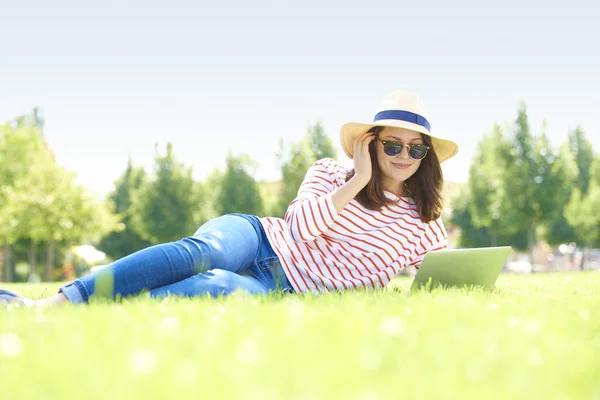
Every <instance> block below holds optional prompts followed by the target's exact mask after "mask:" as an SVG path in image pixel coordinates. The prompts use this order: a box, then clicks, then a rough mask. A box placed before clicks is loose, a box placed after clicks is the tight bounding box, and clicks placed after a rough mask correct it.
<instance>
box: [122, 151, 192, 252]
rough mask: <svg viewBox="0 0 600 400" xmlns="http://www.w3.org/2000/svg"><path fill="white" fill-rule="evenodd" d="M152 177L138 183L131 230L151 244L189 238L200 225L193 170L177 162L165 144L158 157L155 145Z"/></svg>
mask: <svg viewBox="0 0 600 400" xmlns="http://www.w3.org/2000/svg"><path fill="white" fill-rule="evenodd" d="M155 149H156V155H155V159H154V177H153V179H151V180H148V181H144V182H142V183H141V184H140V187H139V190H137V191H136V192H135V195H134V197H133V204H132V207H133V209H132V215H131V222H132V228H133V230H134V231H135V232H136V233H138V234H139V235H140V236H141V237H142V238H143V239H144V240H147V241H148V242H150V243H152V244H158V243H166V242H172V241H176V240H179V239H181V238H183V237H186V236H190V235H192V234H193V233H194V232H195V231H196V229H197V228H198V226H199V224H200V223H201V222H202V221H200V220H199V215H200V214H199V211H198V210H199V209H200V207H201V199H202V193H201V192H200V187H199V186H198V185H197V183H196V182H195V181H194V179H193V177H192V169H191V168H190V167H187V166H185V165H184V164H183V163H181V162H179V161H177V160H176V158H175V155H174V154H173V146H172V144H171V143H168V144H167V149H166V150H167V151H166V154H164V155H161V154H159V151H158V145H156V146H155Z"/></svg>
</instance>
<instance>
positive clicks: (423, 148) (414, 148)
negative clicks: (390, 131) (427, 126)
mask: <svg viewBox="0 0 600 400" xmlns="http://www.w3.org/2000/svg"><path fill="white" fill-rule="evenodd" d="M377 140H379V141H380V142H381V143H383V152H384V153H385V154H387V155H388V156H390V157H395V156H397V155H398V154H400V153H401V152H402V148H404V147H406V148H407V149H408V155H409V156H410V158H412V159H413V160H422V159H424V158H425V156H426V155H427V150H429V149H430V148H431V147H429V146H427V145H426V144H402V143H400V142H392V141H391V140H381V139H377Z"/></svg>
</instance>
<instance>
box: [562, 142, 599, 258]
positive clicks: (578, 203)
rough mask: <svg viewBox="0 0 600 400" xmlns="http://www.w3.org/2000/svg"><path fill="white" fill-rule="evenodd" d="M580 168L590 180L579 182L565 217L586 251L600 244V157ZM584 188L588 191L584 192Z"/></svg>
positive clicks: (583, 164)
mask: <svg viewBox="0 0 600 400" xmlns="http://www.w3.org/2000/svg"><path fill="white" fill-rule="evenodd" d="M582 143H583V142H582ZM585 147H587V146H585ZM579 154H581V153H579ZM578 168H582V169H583V170H585V171H586V172H587V173H588V174H587V177H588V178H589V181H588V182H581V180H579V182H578V183H577V185H576V187H575V189H574V190H573V192H572V195H571V198H570V199H569V203H568V204H567V205H566V207H565V218H566V220H567V222H568V223H569V225H571V226H572V227H574V228H575V231H576V232H577V234H576V236H577V238H578V241H579V243H581V244H583V248H584V253H586V252H588V251H586V249H590V248H591V247H593V246H594V245H598V244H600V243H599V241H600V157H596V158H594V159H593V161H592V163H591V165H589V166H588V165H587V164H585V163H581V164H578ZM584 176H586V175H584ZM583 189H587V191H586V192H584V190H583ZM584 268H585V257H584V262H582V263H581V269H584Z"/></svg>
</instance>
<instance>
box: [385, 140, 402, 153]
mask: <svg viewBox="0 0 600 400" xmlns="http://www.w3.org/2000/svg"><path fill="white" fill-rule="evenodd" d="M401 151H402V146H398V145H393V144H388V143H386V144H384V145H383V152H384V153H385V154H387V155H388V156H397V155H398V154H400V152H401Z"/></svg>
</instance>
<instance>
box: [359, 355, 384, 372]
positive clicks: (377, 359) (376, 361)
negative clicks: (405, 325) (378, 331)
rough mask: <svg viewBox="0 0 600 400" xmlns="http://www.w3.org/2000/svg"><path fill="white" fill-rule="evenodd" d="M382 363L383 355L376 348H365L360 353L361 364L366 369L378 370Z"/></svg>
mask: <svg viewBox="0 0 600 400" xmlns="http://www.w3.org/2000/svg"><path fill="white" fill-rule="evenodd" d="M380 365H381V356H380V355H379V353H378V352H376V351H375V350H365V351H363V352H362V354H361V355H360V366H361V368H363V369H366V370H370V371H373V370H376V369H377V368H379V366H380Z"/></svg>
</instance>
